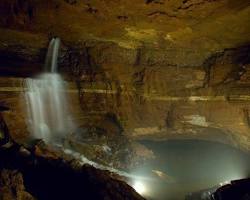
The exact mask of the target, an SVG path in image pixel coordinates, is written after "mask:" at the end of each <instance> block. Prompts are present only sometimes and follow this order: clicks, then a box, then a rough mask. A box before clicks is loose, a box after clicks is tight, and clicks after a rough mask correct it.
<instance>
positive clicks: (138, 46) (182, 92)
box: [0, 0, 250, 150]
mask: <svg viewBox="0 0 250 200" xmlns="http://www.w3.org/2000/svg"><path fill="white" fill-rule="evenodd" d="M3 2H4V3H1V4H0V5H1V6H0V10H1V9H2V10H3V9H5V10H6V9H9V10H10V11H11V12H8V14H7V13H6V12H1V16H2V17H3V18H2V20H1V21H0V25H1V28H0V32H1V36H0V59H1V60H0V70H1V75H2V77H1V79H0V84H1V85H0V96H1V103H2V104H4V105H6V107H8V108H9V110H8V111H4V117H5V118H6V122H7V124H8V126H9V127H10V129H12V131H11V133H12V134H13V135H14V136H15V137H16V138H19V139H20V140H22V138H24V137H23V136H25V135H27V131H26V130H27V129H26V128H25V123H24V119H25V117H24V116H23V112H22V111H21V110H22V109H23V106H22V103H23V99H22V92H23V77H25V76H31V75H34V74H36V73H39V72H41V71H42V63H43V59H44V57H45V52H46V47H47V44H48V42H49V40H50V38H51V37H53V36H59V37H60V38H61V39H62V41H63V46H62V49H61V57H60V71H61V73H62V74H63V75H64V77H65V79H66V80H67V81H68V83H69V89H68V93H69V98H70V101H71V102H72V105H70V107H71V110H72V113H73V115H74V117H75V120H76V122H77V124H78V125H79V126H86V125H89V124H92V125H96V126H102V124H103V123H102V122H103V116H105V115H106V114H107V113H112V114H114V115H115V116H116V117H117V119H118V120H119V123H120V124H121V125H122V128H123V130H124V133H125V134H126V135H127V136H128V137H130V138H133V139H143V138H148V139H159V140H163V139H171V138H175V139H176V138H179V139H190V138H194V139H207V140H215V141H220V142H224V143H229V144H232V145H234V146H238V147H239V148H242V149H245V150H249V148H250V134H249V133H250V123H249V121H250V115H249V112H250V95H249V94H250V87H249V86H250V58H249V57H250V56H249V49H250V47H249V44H250V37H249V35H250V27H249V24H250V23H248V22H249V16H250V7H249V1H245V0H241V1H237V2H236V1H226V0H220V1H205V0H200V1H196V0H188V1H177V0H170V1H164V0H162V1H139V0H138V1H133V2H132V1H119V2H118V1H99V0H96V1H91V2H90V1H62V0H53V1H39V0H38V1H32V0H30V1H23V2H20V1H3ZM114 8H115V9H114ZM20 72H22V73H20ZM3 76H4V77H3ZM11 77H12V78H11Z"/></svg>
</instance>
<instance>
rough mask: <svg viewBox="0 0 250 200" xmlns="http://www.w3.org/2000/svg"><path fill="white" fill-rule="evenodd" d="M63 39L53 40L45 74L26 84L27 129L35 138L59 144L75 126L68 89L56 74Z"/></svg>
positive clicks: (27, 80) (28, 79) (28, 80)
mask: <svg viewBox="0 0 250 200" xmlns="http://www.w3.org/2000/svg"><path fill="white" fill-rule="evenodd" d="M59 47H60V39H59V38H53V39H52V40H51V42H50V44H49V48H48V53H47V56H46V62H45V70H46V71H47V72H46V73H43V74H41V75H39V76H38V77H36V78H34V79H32V78H27V79H26V80H25V86H26V88H27V89H26V91H25V99H26V109H27V125H28V128H29V131H30V133H31V134H32V136H33V137H34V138H37V139H43V140H44V141H46V142H51V140H55V139H56V140H60V139H62V138H64V137H65V136H66V134H68V133H69V131H70V129H71V127H72V122H71V120H70V116H69V112H68V109H67V108H68V104H67V100H66V96H65V85H64V81H63V80H62V78H61V76H60V75H59V74H57V73H56V71H57V58H58V52H59Z"/></svg>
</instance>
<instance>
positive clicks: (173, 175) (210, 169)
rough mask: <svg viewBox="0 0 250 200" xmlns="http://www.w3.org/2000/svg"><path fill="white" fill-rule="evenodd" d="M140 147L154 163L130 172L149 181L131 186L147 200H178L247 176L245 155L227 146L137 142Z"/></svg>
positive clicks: (249, 163)
mask: <svg viewBox="0 0 250 200" xmlns="http://www.w3.org/2000/svg"><path fill="white" fill-rule="evenodd" d="M141 144H143V145H145V146H146V147H147V148H149V149H151V150H153V151H154V154H155V159H154V160H151V161H149V162H147V163H145V164H144V165H143V166H140V167H139V168H137V169H135V171H133V173H135V174H138V175H140V176H145V177H151V178H152V179H149V180H141V181H139V183H138V181H137V182H136V183H135V184H137V185H139V189H138V190H140V189H141V194H142V195H144V196H145V197H147V198H148V199H155V200H162V199H168V200H180V199H184V198H185V195H187V194H188V193H190V192H196V191H199V190H202V189H207V188H211V187H213V186H216V185H219V184H224V183H225V182H227V181H231V180H235V179H240V178H246V177H248V175H249V174H250V156H249V154H248V153H246V152H243V151H241V150H239V149H236V148H234V147H232V146H229V145H225V144H221V143H216V142H209V141H199V140H171V141H163V142H154V141H141ZM140 187H141V188H140ZM139 192H140V191H139Z"/></svg>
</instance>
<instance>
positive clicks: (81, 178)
mask: <svg viewBox="0 0 250 200" xmlns="http://www.w3.org/2000/svg"><path fill="white" fill-rule="evenodd" d="M0 171H1V176H0V191H1V193H0V199H3V200H9V199H16V200H32V199H41V200H43V199H44V200H49V199H96V200H98V199H100V200H102V199H103V200H104V199H110V200H119V199H121V200H122V199H124V200H125V199H131V200H133V199H134V200H136V199H138V200H139V199H141V200H142V199H144V198H142V197H141V196H140V195H139V194H137V193H136V192H135V190H134V189H133V188H131V187H130V186H128V185H127V184H126V183H125V182H124V181H123V180H122V177H120V176H118V175H116V174H114V173H111V172H109V171H104V170H100V169H96V168H94V167H93V166H90V165H88V164H85V165H81V164H80V163H79V162H78V161H77V160H75V159H74V158H72V157H71V156H67V155H65V154H64V153H63V152H61V151H58V150H57V151H56V150H55V149H53V148H50V147H48V146H47V145H45V144H44V143H43V142H39V143H36V144H34V145H32V146H31V147H29V148H26V147H24V146H20V145H18V144H17V143H15V142H14V141H8V142H7V143H5V144H3V145H2V146H1V147H0ZM26 191H28V192H26ZM31 194H32V196H34V197H35V198H33V197H32V196H31Z"/></svg>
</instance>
